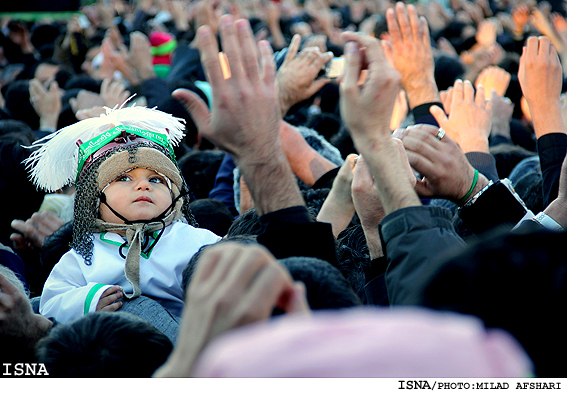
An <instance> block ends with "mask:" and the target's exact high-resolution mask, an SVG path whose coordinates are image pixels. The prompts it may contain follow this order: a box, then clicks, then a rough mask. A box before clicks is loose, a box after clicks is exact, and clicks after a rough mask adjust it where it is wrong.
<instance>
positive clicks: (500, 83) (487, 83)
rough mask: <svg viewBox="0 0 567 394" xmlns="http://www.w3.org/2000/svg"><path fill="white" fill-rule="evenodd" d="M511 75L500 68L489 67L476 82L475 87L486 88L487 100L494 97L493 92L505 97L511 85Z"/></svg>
mask: <svg viewBox="0 0 567 394" xmlns="http://www.w3.org/2000/svg"><path fill="white" fill-rule="evenodd" d="M510 78H511V75H510V73H509V72H508V71H506V70H504V69H503V68H500V67H498V66H489V67H486V68H485V69H484V70H482V71H481V72H480V74H479V75H478V77H477V78H476V81H475V86H477V87H478V85H482V86H483V87H484V95H485V99H486V100H490V98H491V97H492V91H493V90H494V91H495V92H496V94H498V95H499V96H502V97H504V95H505V94H506V90H508V85H509V84H510Z"/></svg>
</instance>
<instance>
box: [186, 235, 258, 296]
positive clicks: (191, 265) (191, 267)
mask: <svg viewBox="0 0 567 394" xmlns="http://www.w3.org/2000/svg"><path fill="white" fill-rule="evenodd" d="M228 241H233V242H239V243H241V244H244V245H250V244H256V243H257V242H256V237H255V236H250V235H236V236H233V237H231V238H223V239H221V240H220V241H218V242H217V243H215V244H210V245H203V246H201V247H200V248H199V250H198V251H197V253H195V254H194V255H193V256H192V257H191V260H189V262H188V263H187V265H186V266H185V268H184V269H183V273H182V275H181V288H182V289H183V299H186V298H187V289H188V288H189V284H190V283H191V279H192V278H193V274H194V273H195V268H196V267H197V263H198V262H199V259H200V258H201V256H202V255H203V253H205V250H206V249H207V248H209V247H211V246H213V245H218V244H220V243H223V242H228Z"/></svg>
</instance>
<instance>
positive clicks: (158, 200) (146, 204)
mask: <svg viewBox="0 0 567 394" xmlns="http://www.w3.org/2000/svg"><path fill="white" fill-rule="evenodd" d="M168 182H169V179H167V178H166V177H165V176H163V175H160V174H159V173H157V172H155V171H154V170H150V169H147V168H143V167H138V168H134V169H132V170H129V171H127V172H126V173H124V174H121V175H119V176H118V177H117V178H116V179H114V180H113V181H112V182H110V184H108V186H106V187H105V188H104V189H103V193H104V194H105V196H106V204H101V205H100V207H99V213H100V218H101V219H102V220H104V221H105V222H109V223H122V222H123V220H122V219H120V218H119V217H118V216H116V214H115V213H114V212H112V211H111V210H110V208H109V206H111V207H113V208H114V209H115V210H116V211H117V212H119V213H120V214H121V215H122V216H123V217H125V218H126V219H128V220H130V221H136V220H149V219H152V218H155V217H156V216H159V215H160V214H161V213H162V212H164V211H166V210H167V208H168V207H169V206H170V205H171V203H172V201H173V199H172V197H171V195H172V192H171V189H170V188H169V185H168Z"/></svg>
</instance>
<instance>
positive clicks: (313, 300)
mask: <svg viewBox="0 0 567 394" xmlns="http://www.w3.org/2000/svg"><path fill="white" fill-rule="evenodd" d="M222 242H239V243H242V244H246V245H249V244H255V243H256V239H255V237H252V236H237V237H233V238H224V239H222V240H220V241H219V242H217V243H216V244H214V245H218V244H220V243H222ZM211 246H213V245H205V246H203V247H201V248H200V249H199V251H198V252H197V253H195V255H193V257H192V258H191V260H190V262H189V264H187V266H186V267H185V269H184V270H183V282H182V286H183V289H184V290H183V292H184V297H185V296H186V292H187V289H188V287H189V284H190V282H191V279H192V277H193V274H194V272H195V268H196V266H197V263H198V261H199V258H200V257H201V256H202V254H203V253H204V251H205V250H206V249H207V248H208V247H211ZM278 261H279V263H280V264H282V265H283V266H284V267H286V269H287V270H288V271H289V273H290V274H291V276H292V278H293V279H294V280H296V281H301V282H303V283H304V284H305V288H306V293H307V294H306V295H307V301H308V303H309V307H310V308H311V309H337V308H345V307H351V306H356V305H361V301H360V299H359V297H358V296H357V295H356V294H355V292H354V291H353V290H352V288H351V287H350V285H349V284H348V282H347V281H346V279H345V278H344V277H343V276H342V275H341V273H340V272H339V270H337V269H336V268H335V267H333V266H332V265H331V264H329V263H328V262H327V261H324V260H320V259H317V258H314V257H302V256H301V257H288V258H285V259H281V260H278ZM280 313H281V311H280V310H277V308H276V310H274V314H276V315H277V314H280Z"/></svg>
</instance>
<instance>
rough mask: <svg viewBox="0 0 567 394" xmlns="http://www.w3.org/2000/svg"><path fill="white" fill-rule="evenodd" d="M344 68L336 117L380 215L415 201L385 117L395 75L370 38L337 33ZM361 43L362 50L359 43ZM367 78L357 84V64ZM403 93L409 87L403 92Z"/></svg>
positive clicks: (396, 82) (391, 102) (395, 88)
mask: <svg viewBox="0 0 567 394" xmlns="http://www.w3.org/2000/svg"><path fill="white" fill-rule="evenodd" d="M343 38H344V39H345V40H346V41H347V43H346V45H345V54H346V67H345V73H344V78H343V80H342V82H341V100H340V106H341V117H342V118H343V120H344V122H345V125H346V126H347V128H348V130H349V131H350V133H351V135H352V139H353V141H354V144H355V146H356V149H357V150H358V152H360V153H361V154H362V155H363V156H364V158H365V159H366V162H367V164H368V166H369V168H370V172H371V173H372V176H373V177H374V179H375V182H376V185H377V188H378V193H379V196H380V199H381V201H382V204H383V206H384V211H385V213H386V214H388V213H390V212H393V211H395V210H398V209H400V208H404V207H408V206H419V205H421V202H420V201H419V198H418V197H417V195H416V194H415V191H414V190H413V185H412V184H411V183H410V181H409V179H408V177H407V175H406V174H405V169H404V165H403V163H402V160H401V158H400V156H399V154H398V152H397V148H396V145H395V142H394V140H393V139H392V135H391V133H390V117H391V114H392V109H393V107H394V102H395V100H396V96H397V94H398V91H399V83H400V74H399V73H398V72H397V71H396V70H395V69H394V68H393V67H392V66H391V65H390V63H389V61H388V60H387V59H386V57H385V55H384V53H383V51H382V48H381V46H380V43H379V41H378V40H376V39H375V38H372V37H368V36H364V35H361V34H356V33H346V32H345V33H343ZM362 47H364V48H365V49H364V51H362V50H361V48H362ZM365 64H368V77H367V79H366V81H365V82H364V84H363V85H362V86H359V85H358V80H359V76H360V72H361V69H362V67H363V65H365ZM408 95H409V92H408Z"/></svg>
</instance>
